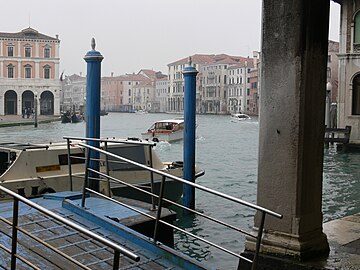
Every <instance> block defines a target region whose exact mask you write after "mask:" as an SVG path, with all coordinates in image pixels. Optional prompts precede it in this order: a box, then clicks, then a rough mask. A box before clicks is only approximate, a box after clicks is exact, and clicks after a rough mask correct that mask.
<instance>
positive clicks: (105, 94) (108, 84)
mask: <svg viewBox="0 0 360 270" xmlns="http://www.w3.org/2000/svg"><path fill="white" fill-rule="evenodd" d="M125 78H126V76H114V73H113V72H112V73H111V77H102V78H101V109H102V110H105V111H110V112H116V111H121V108H122V106H123V93H124V84H123V82H124V80H125Z"/></svg>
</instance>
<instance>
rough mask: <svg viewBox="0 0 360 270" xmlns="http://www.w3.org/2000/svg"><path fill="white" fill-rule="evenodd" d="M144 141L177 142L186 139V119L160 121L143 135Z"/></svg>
mask: <svg viewBox="0 0 360 270" xmlns="http://www.w3.org/2000/svg"><path fill="white" fill-rule="evenodd" d="M141 136H142V138H143V139H144V140H149V141H154V142H159V141H167V142H175V141H179V140H182V139H183V138H184V119H183V118H175V119H168V120H160V121H157V122H155V123H154V124H152V125H151V127H150V128H149V129H148V130H147V132H144V133H141Z"/></svg>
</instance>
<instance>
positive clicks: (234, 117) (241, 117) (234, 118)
mask: <svg viewBox="0 0 360 270" xmlns="http://www.w3.org/2000/svg"><path fill="white" fill-rule="evenodd" d="M230 117H231V122H238V121H246V120H251V117H250V116H249V115H247V114H245V113H233V114H231V116H230Z"/></svg>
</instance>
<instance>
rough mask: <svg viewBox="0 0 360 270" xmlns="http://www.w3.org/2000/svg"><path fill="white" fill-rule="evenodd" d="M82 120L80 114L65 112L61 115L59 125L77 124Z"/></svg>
mask: <svg viewBox="0 0 360 270" xmlns="http://www.w3.org/2000/svg"><path fill="white" fill-rule="evenodd" d="M83 120H84V119H83V117H82V115H81V114H80V113H70V112H69V111H67V112H65V113H63V114H62V115H61V123H79V122H81V121H83Z"/></svg>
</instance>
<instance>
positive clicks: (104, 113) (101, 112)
mask: <svg viewBox="0 0 360 270" xmlns="http://www.w3.org/2000/svg"><path fill="white" fill-rule="evenodd" d="M108 114H109V113H108V112H107V111H105V110H101V111H100V116H104V115H108Z"/></svg>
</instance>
